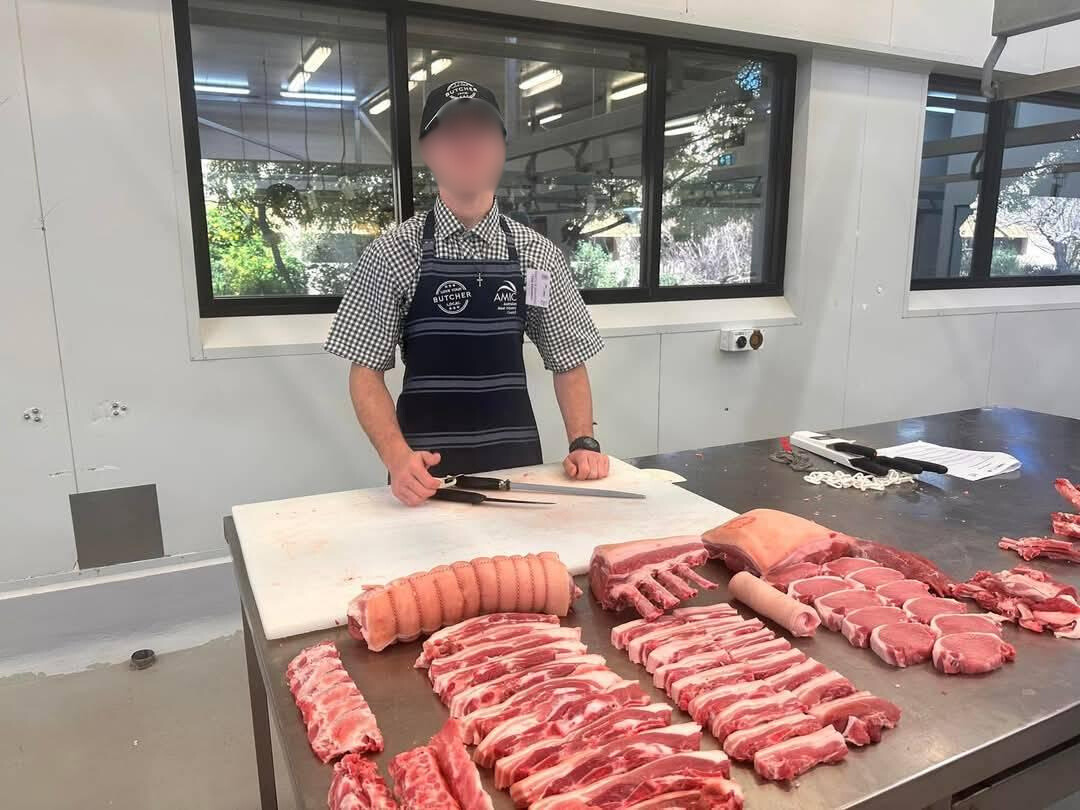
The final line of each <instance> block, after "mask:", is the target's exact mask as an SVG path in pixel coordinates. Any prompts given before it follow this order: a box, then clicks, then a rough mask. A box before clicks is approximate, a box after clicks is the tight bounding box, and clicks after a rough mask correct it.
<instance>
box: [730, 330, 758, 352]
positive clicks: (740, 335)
mask: <svg viewBox="0 0 1080 810" xmlns="http://www.w3.org/2000/svg"><path fill="white" fill-rule="evenodd" d="M764 342H765V335H764V334H762V332H761V330H760V329H753V328H749V329H721V330H720V351H723V352H748V351H750V350H751V349H753V350H755V351H756V350H757V349H760V348H761V346H762V344H763V343H764Z"/></svg>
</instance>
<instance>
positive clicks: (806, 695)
mask: <svg viewBox="0 0 1080 810" xmlns="http://www.w3.org/2000/svg"><path fill="white" fill-rule="evenodd" d="M856 691H858V690H857V689H855V684H853V683H852V682H851V681H849V680H848V679H847V678H845V677H844V676H843V675H841V674H840V673H839V672H836V671H834V670H830V671H828V672H826V673H825V674H824V675H818V676H817V677H816V678H814V679H813V680H810V681H807V682H806V683H804V684H803V685H802V686H800V687H798V688H796V689H795V690H793V692H792V694H794V695H795V697H796V698H797V699H798V701H799V703H801V704H802V705H803V706H804V707H805V708H807V709H809V708H810V707H811V706H817V705H818V704H819V703H825V702H826V701H829V700H836V699H837V698H842V697H847V696H848V695H854V694H855V692H856Z"/></svg>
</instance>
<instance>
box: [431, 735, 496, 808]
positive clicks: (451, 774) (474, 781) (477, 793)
mask: <svg viewBox="0 0 1080 810" xmlns="http://www.w3.org/2000/svg"><path fill="white" fill-rule="evenodd" d="M431 750H432V752H433V753H434V754H435V760H436V761H437V762H438V763H439V769H440V770H441V771H442V773H443V776H445V777H446V781H447V783H448V784H449V785H450V790H451V791H452V792H453V794H454V798H456V799H457V801H458V804H460V805H461V808H462V810H494V808H493V806H492V804H491V797H490V796H488V795H487V793H485V792H484V787H483V785H481V784H480V772H479V771H477V770H476V764H475V763H474V762H473V761H472V760H471V759H470V758H469V752H468V751H466V750H465V743H464V741H463V738H462V733H461V724H460V722H459V721H457V720H454V719H453V718H451V719H450V720H448V721H447V722H446V724H445V725H444V726H443V727H442V729H440V730H439V731H438V732H437V733H436V734H435V736H434V737H432V738H431Z"/></svg>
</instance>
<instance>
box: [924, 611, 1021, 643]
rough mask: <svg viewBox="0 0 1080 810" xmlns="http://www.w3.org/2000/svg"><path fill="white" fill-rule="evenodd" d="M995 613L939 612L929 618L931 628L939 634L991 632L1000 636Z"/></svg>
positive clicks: (999, 618)
mask: <svg viewBox="0 0 1080 810" xmlns="http://www.w3.org/2000/svg"><path fill="white" fill-rule="evenodd" d="M1003 621H1005V620H1004V619H1003V618H1002V617H1001V616H998V615H997V614H996V613H939V614H938V615H937V616H935V617H934V618H932V619H931V620H930V627H931V629H932V630H933V631H934V632H935V633H937V635H939V636H944V635H945V634H947V633H993V634H994V635H995V636H997V637H999V638H1000V637H1001V623H1002V622H1003Z"/></svg>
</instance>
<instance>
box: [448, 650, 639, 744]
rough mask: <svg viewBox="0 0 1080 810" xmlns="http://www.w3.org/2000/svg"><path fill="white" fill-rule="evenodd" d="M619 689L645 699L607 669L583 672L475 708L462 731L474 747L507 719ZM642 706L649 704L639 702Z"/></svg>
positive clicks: (627, 681) (464, 723)
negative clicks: (484, 706)
mask: <svg viewBox="0 0 1080 810" xmlns="http://www.w3.org/2000/svg"><path fill="white" fill-rule="evenodd" d="M634 687H636V690H635V689H633V688H634ZM619 688H624V689H631V690H632V691H634V692H635V693H640V695H641V697H642V698H644V697H645V693H644V692H643V691H641V687H640V686H639V685H638V683H637V681H629V680H626V679H624V678H622V677H620V676H619V675H618V674H617V673H615V672H612V671H611V670H610V669H602V670H597V671H595V672H586V673H584V674H583V675H575V676H572V677H569V678H556V679H554V680H551V681H543V682H541V683H538V684H535V685H533V686H531V687H529V688H528V689H524V690H522V691H520V692H517V693H515V694H513V695H511V696H510V697H509V698H507V699H506V700H504V701H503V702H502V703H499V704H497V705H495V706H488V707H487V708H485V709H477V710H476V711H475V712H473V713H472V714H470V715H469V716H468V717H466V718H465V719H464V720H463V721H462V732H463V734H464V736H465V740H466V741H467V742H469V743H471V744H473V745H476V744H477V743H479V742H480V741H481V740H482V739H483V738H484V737H486V736H487V735H488V733H489V732H490V731H491V730H492V729H494V728H495V727H496V726H498V725H500V724H501V723H503V722H504V721H506V720H510V719H512V718H514V717H521V716H523V715H527V714H532V713H533V712H534V711H544V712H550V711H551V710H552V709H553V708H555V707H556V706H557V705H558V704H559V703H567V702H569V701H570V700H573V699H576V698H578V697H582V696H585V695H594V694H598V693H600V692H610V691H612V690H614V689H619ZM642 703H643V704H644V703H648V701H647V700H642Z"/></svg>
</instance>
